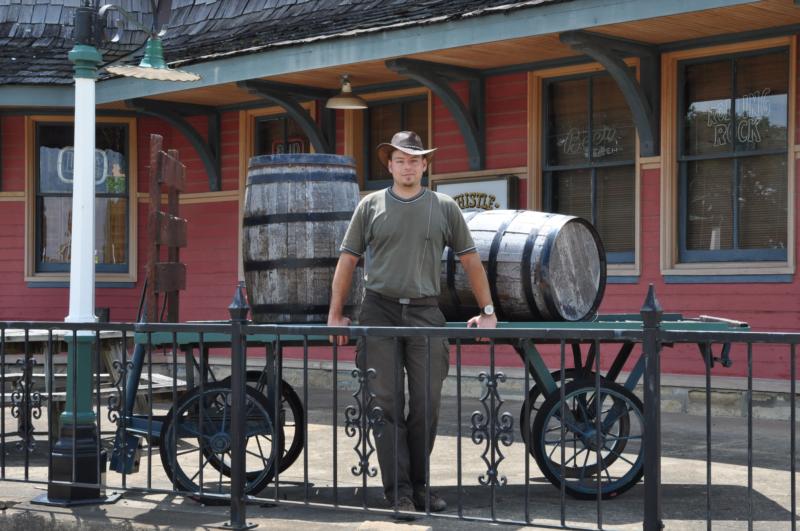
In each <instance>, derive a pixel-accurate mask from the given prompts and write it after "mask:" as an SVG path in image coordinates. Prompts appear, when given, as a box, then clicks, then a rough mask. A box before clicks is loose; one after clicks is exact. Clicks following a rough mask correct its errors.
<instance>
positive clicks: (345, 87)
mask: <svg viewBox="0 0 800 531" xmlns="http://www.w3.org/2000/svg"><path fill="white" fill-rule="evenodd" d="M325 107H327V108H328V109H366V108H367V107H368V106H367V102H366V101H364V100H363V99H362V98H360V97H358V96H356V95H355V94H353V87H352V86H351V85H350V79H349V77H348V76H347V75H344V76H342V91H341V92H340V93H339V94H337V95H336V96H333V97H332V98H330V99H328V101H327V103H325Z"/></svg>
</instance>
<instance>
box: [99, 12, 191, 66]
mask: <svg viewBox="0 0 800 531" xmlns="http://www.w3.org/2000/svg"><path fill="white" fill-rule="evenodd" d="M171 4H172V2H167V1H164V0H162V1H161V2H159V3H158V7H157V11H156V13H155V15H154V16H155V17H156V18H157V19H159V20H154V21H153V27H152V28H150V29H148V28H147V27H145V26H143V25H142V24H141V23H140V22H139V21H138V20H136V18H135V17H134V16H133V15H131V14H130V13H128V12H127V11H125V10H124V9H122V8H121V7H119V6H115V5H113V4H107V5H104V6H103V7H101V8H100V9H99V10H98V11H97V17H98V19H100V20H101V21H102V22H101V27H105V25H106V18H107V16H108V13H109V12H111V11H114V12H117V13H119V14H121V15H122V16H123V17H124V18H125V19H127V20H128V22H130V23H131V24H133V25H134V26H136V27H137V28H139V30H140V31H143V32H145V33H147V34H148V37H147V42H146V43H145V48H144V56H143V57H142V60H141V61H140V62H139V65H138V66H134V65H112V66H107V67H105V68H106V70H108V71H109V72H111V73H112V74H114V75H117V76H124V77H137V78H139V79H152V80H156V81H198V80H199V79H200V76H199V75H197V74H194V73H192V72H187V71H185V70H174V69H172V68H169V67H168V66H167V63H166V61H164V46H163V45H162V44H161V36H162V35H163V34H164V32H165V30H164V29H163V26H164V25H166V23H167V21H168V20H169V15H170V12H171ZM162 8H163V9H162ZM120 34H121V29H118V30H117V33H116V34H115V35H114V36H113V37H112V38H111V39H109V40H110V41H111V42H117V41H118V40H119V39H120Z"/></svg>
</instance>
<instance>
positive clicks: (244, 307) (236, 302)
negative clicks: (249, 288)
mask: <svg viewBox="0 0 800 531" xmlns="http://www.w3.org/2000/svg"><path fill="white" fill-rule="evenodd" d="M249 312H250V305H249V304H248V303H247V293H246V292H245V290H244V282H243V281H241V280H240V281H239V284H238V285H237V286H236V291H235V292H234V294H233V301H232V302H231V304H230V306H228V314H229V315H230V316H231V320H232V321H246V320H247V314H248V313H249Z"/></svg>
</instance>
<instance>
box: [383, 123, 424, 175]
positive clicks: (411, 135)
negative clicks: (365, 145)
mask: <svg viewBox="0 0 800 531" xmlns="http://www.w3.org/2000/svg"><path fill="white" fill-rule="evenodd" d="M395 149H399V150H400V151H402V152H403V153H408V154H409V155H422V156H423V157H424V156H427V157H428V160H430V158H431V156H432V155H431V153H433V152H434V151H436V148H433V149H425V146H423V145H422V139H421V138H420V137H419V135H418V134H417V133H415V132H414V131H400V132H399V133H395V135H394V136H393V137H392V140H391V142H384V143H383V144H379V145H378V160H380V161H381V164H383V165H384V166H386V167H388V166H389V157H390V156H391V155H392V152H393V151H394V150H395Z"/></svg>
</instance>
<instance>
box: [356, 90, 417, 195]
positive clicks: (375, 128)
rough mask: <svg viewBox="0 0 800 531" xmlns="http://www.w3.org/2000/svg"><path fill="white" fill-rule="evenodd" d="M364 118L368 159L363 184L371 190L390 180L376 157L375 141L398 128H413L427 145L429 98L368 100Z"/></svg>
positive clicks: (380, 140) (377, 142)
mask: <svg viewBox="0 0 800 531" xmlns="http://www.w3.org/2000/svg"><path fill="white" fill-rule="evenodd" d="M364 119H365V121H366V124H365V126H366V127H365V128H366V135H365V144H364V150H365V155H366V157H365V158H366V160H367V161H368V162H367V168H366V175H367V179H366V182H365V188H367V189H373V190H374V189H378V188H383V187H385V186H388V185H389V184H390V183H391V181H392V176H391V174H389V171H388V170H387V169H386V167H385V166H384V165H383V164H381V163H380V161H379V160H378V152H377V149H376V148H377V147H378V144H380V143H382V142H388V141H389V140H391V139H392V136H393V135H394V134H395V133H396V132H398V131H414V132H416V133H417V134H418V135H419V136H420V138H422V143H423V144H424V145H428V143H429V138H428V137H429V135H428V99H427V98H414V99H407V100H402V101H393V102H391V103H370V104H369V109H368V110H367V111H366V112H365V116H364ZM423 184H427V176H426V177H423Z"/></svg>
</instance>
